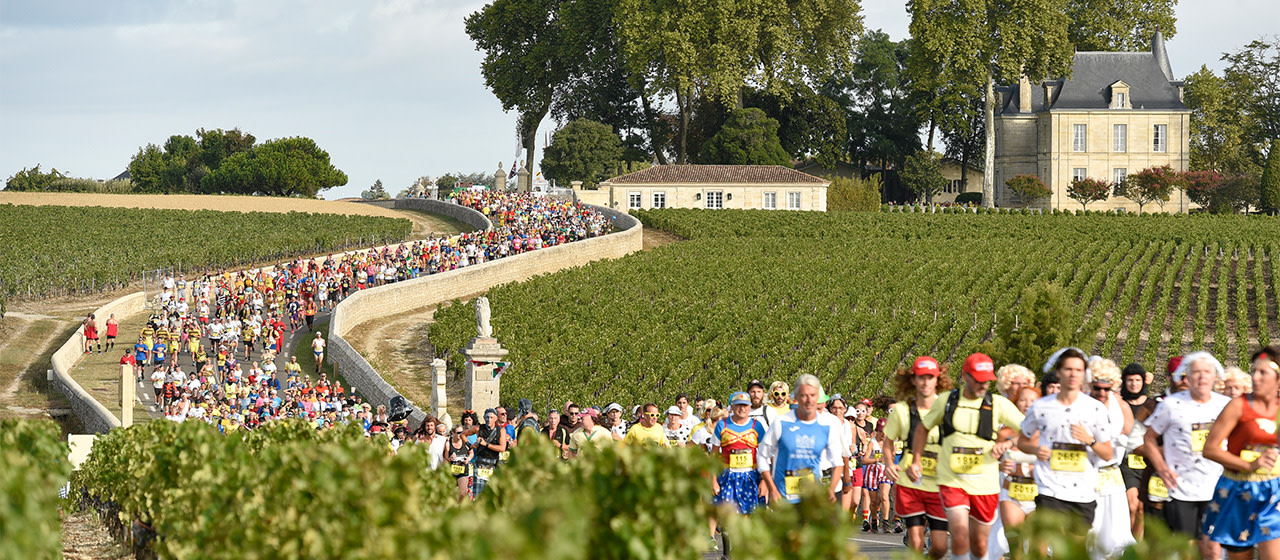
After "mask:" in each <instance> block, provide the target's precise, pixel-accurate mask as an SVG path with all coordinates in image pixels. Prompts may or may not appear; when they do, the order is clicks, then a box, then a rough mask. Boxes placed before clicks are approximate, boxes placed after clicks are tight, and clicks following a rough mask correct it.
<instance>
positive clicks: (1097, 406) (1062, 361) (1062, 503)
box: [1018, 349, 1115, 526]
mask: <svg viewBox="0 0 1280 560" xmlns="http://www.w3.org/2000/svg"><path fill="white" fill-rule="evenodd" d="M1086 359H1087V358H1086V357H1085V355H1084V354H1083V353H1081V352H1080V351H1078V350H1075V349H1068V350H1066V351H1065V352H1062V353H1061V354H1059V356H1058V359H1057V362H1056V364H1055V366H1054V371H1055V372H1056V373H1057V375H1058V381H1059V382H1060V383H1061V385H1062V390H1061V391H1059V392H1058V393H1057V394H1055V395H1049V396H1047V397H1041V398H1040V399H1039V400H1037V401H1036V402H1034V403H1032V404H1031V408H1029V409H1027V414H1026V419H1024V420H1023V421H1022V433H1021V434H1019V436H1018V449H1019V450H1021V451H1022V452H1023V453H1029V454H1033V455H1035V456H1036V459H1037V460H1036V467H1035V473H1034V474H1035V479H1036V486H1037V487H1038V488H1039V491H1040V493H1039V495H1038V496H1036V511H1037V512H1039V511H1042V510H1052V511H1058V512H1062V513H1066V514H1069V515H1076V516H1079V517H1081V518H1082V519H1083V520H1084V524H1085V526H1088V525H1092V524H1093V517H1094V509H1095V508H1096V506H1097V501H1098V468H1097V467H1096V466H1095V465H1096V464H1097V463H1098V462H1100V461H1109V460H1111V458H1112V457H1114V456H1115V450H1114V449H1113V448H1112V446H1111V439H1112V434H1111V427H1110V426H1111V424H1110V420H1109V419H1108V416H1107V408H1106V406H1104V405H1103V404H1102V403H1100V402H1098V401H1097V400H1094V399H1093V398H1092V397H1090V396H1089V395H1086V394H1084V393H1081V392H1080V388H1081V387H1083V386H1084V383H1085V375H1086V367H1085V364H1086ZM1037 433H1038V434H1039V441H1038V442H1037V440H1036V434H1037ZM1037 444H1038V445H1037Z"/></svg>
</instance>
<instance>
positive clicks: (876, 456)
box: [871, 451, 884, 463]
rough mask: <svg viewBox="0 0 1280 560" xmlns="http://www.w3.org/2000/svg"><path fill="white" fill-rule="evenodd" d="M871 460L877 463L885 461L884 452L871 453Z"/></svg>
mask: <svg viewBox="0 0 1280 560" xmlns="http://www.w3.org/2000/svg"><path fill="white" fill-rule="evenodd" d="M871 460H872V461H875V462H877V463H879V462H880V461H883V460H884V453H882V452H880V451H875V452H873V453H871Z"/></svg>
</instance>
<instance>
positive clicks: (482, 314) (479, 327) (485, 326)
mask: <svg viewBox="0 0 1280 560" xmlns="http://www.w3.org/2000/svg"><path fill="white" fill-rule="evenodd" d="M476 336H478V337H480V338H493V327H492V326H490V325H489V298H487V297H484V296H480V297H478V298H476Z"/></svg>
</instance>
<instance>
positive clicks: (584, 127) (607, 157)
mask: <svg viewBox="0 0 1280 560" xmlns="http://www.w3.org/2000/svg"><path fill="white" fill-rule="evenodd" d="M621 157H622V141H621V140H620V139H619V138H618V135H617V134H615V133H614V132H613V129H612V128H610V127H609V125H607V124H603V123H598V122H595V121H589V120H586V119H579V120H576V121H573V122H571V123H569V124H566V125H564V127H562V128H561V129H560V130H557V131H556V133H555V135H553V136H552V137H551V145H550V146H547V149H545V150H543V152H542V172H543V173H545V174H546V176H547V178H548V179H555V180H557V181H559V182H560V183H562V184H564V185H568V184H569V182H570V181H582V185H583V186H585V187H587V188H594V187H595V186H596V184H597V183H599V182H600V181H603V180H605V179H608V178H609V174H610V173H612V172H613V171H614V170H615V169H616V168H617V165H618V161H619V159H620V158H621Z"/></svg>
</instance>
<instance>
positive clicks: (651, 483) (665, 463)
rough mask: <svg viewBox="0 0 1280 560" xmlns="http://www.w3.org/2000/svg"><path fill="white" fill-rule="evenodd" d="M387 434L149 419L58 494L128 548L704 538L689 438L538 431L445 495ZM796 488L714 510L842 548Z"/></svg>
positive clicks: (781, 545)
mask: <svg viewBox="0 0 1280 560" xmlns="http://www.w3.org/2000/svg"><path fill="white" fill-rule="evenodd" d="M388 445H389V443H388V440H387V439H386V437H385V436H382V435H375V436H373V437H372V438H370V439H366V438H365V437H364V435H363V433H362V432H361V430H360V428H358V427H355V426H350V427H348V428H345V429H336V430H331V431H327V432H316V430H315V429H314V428H313V427H312V426H311V425H310V424H307V423H305V422H303V421H301V420H297V419H293V420H284V421H280V422H273V423H270V424H267V425H264V426H263V427H262V428H259V429H257V430H254V431H253V432H238V433H236V434H234V435H222V434H220V433H218V432H217V430H216V429H214V428H213V427H212V426H210V425H208V424H204V423H202V422H185V423H181V424H179V423H174V422H151V423H148V424H143V425H137V426H133V427H131V428H127V429H117V430H112V431H111V432H110V433H108V434H105V435H103V436H102V437H101V438H99V439H98V440H97V442H96V443H95V445H94V448H93V452H92V454H91V455H90V456H89V459H88V461H86V462H85V463H84V464H83V465H82V466H81V470H80V471H78V472H77V473H76V474H75V475H74V476H73V478H72V495H73V496H75V497H77V498H78V501H79V504H80V505H81V506H82V507H89V508H92V509H94V510H96V511H97V512H99V513H100V515H102V518H103V520H104V521H105V522H106V524H107V525H108V528H109V529H110V531H111V532H112V533H113V535H115V536H116V538H117V539H120V540H121V541H124V540H126V539H131V545H132V547H133V548H134V549H135V551H137V552H138V553H139V554H138V557H139V558H143V557H152V553H154V554H155V555H157V556H158V557H162V558H177V559H182V558H210V559H219V558H228V559H240V558H282V559H293V558H351V559H366V558H367V559H375V558H377V559H381V558H401V557H404V558H432V559H441V560H443V559H451V558H457V559H460V560H461V559H476V560H485V559H493V560H498V559H509V558H521V559H531V560H539V559H548V560H550V559H557V560H561V559H565V560H574V559H583V560H585V559H587V558H597V559H622V558H654V559H677V558H687V559H690V560H695V559H700V558H701V557H702V555H701V552H702V551H703V550H704V549H706V548H708V533H707V519H708V518H709V517H710V516H712V515H716V513H715V510H713V509H712V508H711V505H710V498H711V488H710V485H709V484H708V483H707V480H706V479H705V478H704V477H703V475H702V473H704V472H715V469H716V468H717V467H716V466H715V465H714V463H715V460H714V459H712V458H711V457H709V456H707V454H705V453H702V452H700V451H698V450H696V449H692V448H681V449H677V448H652V449H650V448H647V447H629V448H617V449H613V448H610V449H603V450H601V451H599V453H598V454H596V455H594V456H592V458H591V460H588V459H583V460H578V461H573V462H565V461H561V460H560V459H559V457H558V456H557V452H556V450H555V449H554V448H552V447H551V445H550V444H549V443H547V440H545V439H544V438H537V439H536V440H535V441H531V442H528V443H524V442H522V443H521V445H520V447H518V448H517V449H516V450H515V451H513V452H512V454H511V461H510V462H509V463H508V464H506V465H505V466H504V467H502V468H500V469H498V470H497V471H496V472H495V474H494V477H493V479H492V480H491V481H490V483H489V486H488V489H486V491H485V493H484V494H483V495H482V498H481V499H480V500H479V501H477V502H475V503H472V502H470V501H467V502H465V503H463V504H459V503H458V502H457V489H456V485H455V483H454V478H453V476H452V475H450V474H449V473H448V472H447V470H444V469H442V470H438V471H433V470H430V469H428V468H427V465H428V461H429V458H428V456H427V449H426V447H427V446H426V445H423V444H417V445H406V446H403V447H401V448H400V449H399V451H398V452H397V453H394V454H392V453H389V448H388ZM809 491H811V492H813V493H812V494H810V495H811V496H813V499H811V500H810V503H808V504H806V505H804V506H802V507H797V508H791V507H787V508H778V509H777V510H776V511H771V512H765V513H762V514H760V515H757V516H754V517H752V518H750V519H746V518H742V517H740V516H736V515H733V516H729V517H728V518H727V519H724V520H723V522H724V523H726V524H727V526H728V527H730V528H732V529H733V530H734V532H733V534H735V535H740V538H739V540H737V541H735V546H736V547H738V548H737V550H740V551H742V552H743V553H744V556H743V557H747V558H762V559H772V558H777V559H782V558H788V559H799V560H808V559H813V560H817V559H828V558H835V559H840V558H853V557H854V551H855V548H854V547H853V546H852V545H851V544H850V542H849V540H848V537H849V536H852V534H853V532H854V529H853V527H852V525H851V524H850V523H849V522H848V521H847V518H846V521H844V522H835V523H833V522H832V520H834V519H836V517H837V515H836V509H837V507H838V506H836V505H834V504H831V503H829V502H827V501H826V500H825V499H820V498H818V497H817V496H818V494H817V492H818V489H817V488H816V487H812V488H811V489H810V490H809ZM726 511H727V510H721V513H724V512H726ZM55 520H56V518H55ZM801 532H803V533H804V534H803V535H802V536H803V537H804V538H799V537H800V536H801V535H799V533H801ZM0 546H3V544H0ZM23 557H25V556H23Z"/></svg>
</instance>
